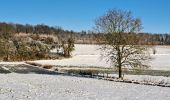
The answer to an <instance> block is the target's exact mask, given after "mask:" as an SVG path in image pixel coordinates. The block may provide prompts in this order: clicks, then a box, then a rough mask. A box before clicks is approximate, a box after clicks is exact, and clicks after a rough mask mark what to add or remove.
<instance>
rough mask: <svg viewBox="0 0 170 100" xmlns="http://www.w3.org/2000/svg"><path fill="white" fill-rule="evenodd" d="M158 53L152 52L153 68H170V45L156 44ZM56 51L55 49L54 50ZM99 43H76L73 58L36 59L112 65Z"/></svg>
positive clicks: (49, 62) (53, 63)
mask: <svg viewBox="0 0 170 100" xmlns="http://www.w3.org/2000/svg"><path fill="white" fill-rule="evenodd" d="M155 50H156V54H153V53H152V50H151V51H150V52H151V57H152V58H153V59H152V60H151V61H150V63H148V64H149V65H150V66H151V69H154V70H170V46H155ZM53 52H55V50H53ZM100 53H101V52H100V50H99V46H98V45H87V44H84V45H81V44H77V45H75V51H74V52H73V53H72V58H68V59H62V60H39V61H35V62H37V63H41V64H51V65H62V66H83V67H85V66H96V67H110V66H111V64H110V63H106V61H105V60H103V59H101V56H100Z"/></svg>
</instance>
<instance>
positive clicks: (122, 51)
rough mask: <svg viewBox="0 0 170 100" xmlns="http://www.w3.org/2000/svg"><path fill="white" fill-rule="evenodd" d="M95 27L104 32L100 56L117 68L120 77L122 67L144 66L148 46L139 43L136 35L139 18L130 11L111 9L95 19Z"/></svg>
mask: <svg viewBox="0 0 170 100" xmlns="http://www.w3.org/2000/svg"><path fill="white" fill-rule="evenodd" d="M95 24H96V29H97V30H98V31H99V32H100V33H104V34H103V37H102V38H101V39H100V41H103V43H104V45H102V47H101V50H102V51H103V53H102V56H103V57H106V58H107V61H110V62H111V63H112V64H113V66H114V67H116V68H117V69H118V72H119V78H122V68H125V67H126V68H145V67H148V66H147V64H146V63H145V61H147V60H148V59H149V58H150V57H149V55H148V54H149V53H148V52H147V51H148V47H147V46H146V45H142V46H141V45H140V44H138V43H139V37H138V36H137V35H136V34H137V33H138V32H139V31H140V30H141V28H142V24H141V20H140V19H139V18H135V17H133V16H132V13H131V12H130V11H123V10H120V9H111V10H109V11H108V12H107V13H106V14H105V15H103V16H101V17H99V18H97V19H96V21H95Z"/></svg>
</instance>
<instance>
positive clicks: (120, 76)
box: [119, 65, 122, 78]
mask: <svg viewBox="0 0 170 100" xmlns="http://www.w3.org/2000/svg"><path fill="white" fill-rule="evenodd" d="M119 78H122V68H121V65H119Z"/></svg>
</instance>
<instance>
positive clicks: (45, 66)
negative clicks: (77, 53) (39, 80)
mask: <svg viewBox="0 0 170 100" xmlns="http://www.w3.org/2000/svg"><path fill="white" fill-rule="evenodd" d="M52 67H53V66H52V65H43V68H45V69H51V68H52Z"/></svg>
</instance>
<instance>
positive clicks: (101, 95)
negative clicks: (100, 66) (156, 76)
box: [0, 73, 170, 100]
mask: <svg viewBox="0 0 170 100" xmlns="http://www.w3.org/2000/svg"><path fill="white" fill-rule="evenodd" d="M0 77H1V80H0V100H170V95H169V93H170V88H162V87H156V86H146V85H137V84H128V83H119V82H111V81H104V80H97V79H91V78H81V77H71V76H61V75H41V74H15V73H11V74H0Z"/></svg>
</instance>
